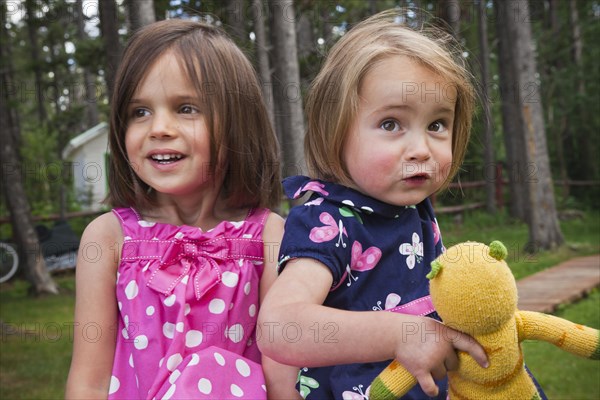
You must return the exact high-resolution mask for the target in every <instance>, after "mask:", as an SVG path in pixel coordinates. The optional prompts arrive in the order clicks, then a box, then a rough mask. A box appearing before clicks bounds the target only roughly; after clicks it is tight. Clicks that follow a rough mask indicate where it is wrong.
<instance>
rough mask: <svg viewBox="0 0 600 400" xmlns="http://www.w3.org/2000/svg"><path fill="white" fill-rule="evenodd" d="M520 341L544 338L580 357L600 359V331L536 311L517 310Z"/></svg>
mask: <svg viewBox="0 0 600 400" xmlns="http://www.w3.org/2000/svg"><path fill="white" fill-rule="evenodd" d="M516 319H517V326H518V330H519V341H522V340H528V339H529V340H543V341H545V342H550V343H552V344H553V345H555V346H557V347H559V348H561V349H563V350H565V351H568V352H569V353H572V354H576V355H578V356H580V357H585V358H591V359H593V360H598V359H600V331H598V330H597V329H593V328H590V327H587V326H583V325H578V324H575V323H573V322H571V321H567V320H566V319H563V318H559V317H555V316H553V315H549V314H543V313H539V312H534V311H517V314H516Z"/></svg>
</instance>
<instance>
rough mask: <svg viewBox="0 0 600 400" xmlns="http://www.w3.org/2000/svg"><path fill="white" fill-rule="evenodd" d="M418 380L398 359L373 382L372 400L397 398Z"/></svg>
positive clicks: (394, 399)
mask: <svg viewBox="0 0 600 400" xmlns="http://www.w3.org/2000/svg"><path fill="white" fill-rule="evenodd" d="M416 383H417V380H416V379H415V377H414V376H412V375H411V374H410V372H408V371H407V370H406V368H404V367H403V366H402V365H401V364H400V363H399V362H398V361H396V360H394V361H392V362H391V363H390V365H388V366H387V367H386V368H385V369H384V370H383V371H382V372H381V373H380V374H379V375H378V376H377V378H375V380H374V381H373V383H372V384H371V389H370V392H369V399H370V400H396V399H398V398H400V397H402V396H404V395H405V394H406V392H408V391H409V390H410V389H411V388H412V387H413V386H415V384H416Z"/></svg>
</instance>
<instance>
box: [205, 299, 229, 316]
mask: <svg viewBox="0 0 600 400" xmlns="http://www.w3.org/2000/svg"><path fill="white" fill-rule="evenodd" d="M208 311H210V312H211V313H213V314H221V313H222V312H223V311H225V302H224V301H223V300H221V299H212V300H211V301H210V303H209V304H208Z"/></svg>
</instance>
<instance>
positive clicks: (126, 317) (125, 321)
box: [123, 315, 129, 328]
mask: <svg viewBox="0 0 600 400" xmlns="http://www.w3.org/2000/svg"><path fill="white" fill-rule="evenodd" d="M123 322H124V323H125V328H129V315H126V316H124V317H123Z"/></svg>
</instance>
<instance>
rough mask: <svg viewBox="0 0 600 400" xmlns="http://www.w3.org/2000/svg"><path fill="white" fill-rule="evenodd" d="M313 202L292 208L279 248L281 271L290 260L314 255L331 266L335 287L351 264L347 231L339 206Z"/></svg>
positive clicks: (315, 258) (328, 266)
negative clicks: (340, 215)
mask: <svg viewBox="0 0 600 400" xmlns="http://www.w3.org/2000/svg"><path fill="white" fill-rule="evenodd" d="M311 203H314V202H308V203H307V204H309V205H303V206H297V207H294V208H292V210H291V211H290V214H289V216H288V218H287V220H286V223H285V232H284V235H283V240H282V242H281V249H280V251H279V272H281V271H282V270H283V269H284V268H285V265H286V263H287V261H289V260H290V259H294V258H312V259H314V260H317V261H319V262H321V263H323V264H324V265H325V266H326V267H327V268H329V270H330V271H331V274H332V275H333V284H334V286H335V285H336V284H337V283H338V282H339V281H340V280H341V279H342V276H343V274H344V271H345V270H346V265H350V257H351V252H350V246H349V244H348V243H349V242H350V241H349V239H348V233H347V231H346V228H345V227H344V226H343V224H342V222H341V219H340V218H339V211H338V208H337V207H334V206H332V205H328V203H327V201H325V202H322V204H317V205H310V204H311ZM316 203H319V202H318V201H317V202H316ZM340 228H341V231H340Z"/></svg>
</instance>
